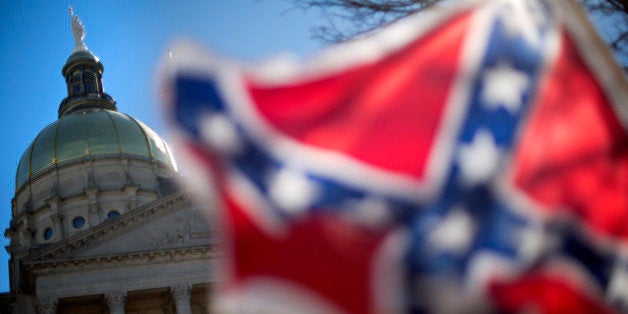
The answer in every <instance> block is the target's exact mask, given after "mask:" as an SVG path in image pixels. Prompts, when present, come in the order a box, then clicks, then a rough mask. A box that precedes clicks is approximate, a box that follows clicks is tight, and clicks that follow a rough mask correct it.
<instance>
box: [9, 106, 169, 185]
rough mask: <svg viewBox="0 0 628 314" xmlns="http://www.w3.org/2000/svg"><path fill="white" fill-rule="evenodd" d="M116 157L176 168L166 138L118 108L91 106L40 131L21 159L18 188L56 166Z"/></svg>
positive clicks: (17, 179) (16, 181)
mask: <svg viewBox="0 0 628 314" xmlns="http://www.w3.org/2000/svg"><path fill="white" fill-rule="evenodd" d="M114 156H129V157H136V158H137V157H139V158H143V159H150V160H154V161H157V162H161V163H163V164H166V165H168V166H170V167H172V168H173V169H175V170H176V164H175V162H174V159H173V158H172V154H171V153H170V150H169V149H168V146H167V145H166V143H165V142H164V140H163V139H161V137H159V135H157V133H155V131H153V130H152V129H150V128H149V127H147V126H146V125H145V124H143V123H142V122H140V121H137V120H135V119H133V118H132V117H130V116H129V115H126V114H123V113H119V112H116V111H110V110H104V109H87V110H83V111H77V112H73V113H71V114H67V115H64V116H62V117H61V118H60V119H59V120H57V121H55V122H53V123H51V124H50V125H48V126H47V127H45V128H44V129H43V130H42V131H41V132H39V135H37V137H36V138H35V140H34V141H33V143H31V145H30V146H29V147H28V148H27V149H26V151H25V152H24V155H22V158H21V159H20V163H19V165H18V167H17V174H16V178H15V188H16V190H18V189H20V188H21V187H22V186H23V185H24V184H25V183H26V182H28V181H29V180H31V179H34V178H35V177H37V176H38V175H39V174H41V173H43V171H44V170H46V169H48V168H51V167H53V166H59V165H64V164H67V163H71V162H73V161H78V160H83V159H92V158H99V157H103V158H106V157H114Z"/></svg>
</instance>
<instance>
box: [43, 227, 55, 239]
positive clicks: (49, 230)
mask: <svg viewBox="0 0 628 314" xmlns="http://www.w3.org/2000/svg"><path fill="white" fill-rule="evenodd" d="M53 234H54V232H53V231H52V228H47V229H46V230H44V239H45V240H50V238H52V235H53Z"/></svg>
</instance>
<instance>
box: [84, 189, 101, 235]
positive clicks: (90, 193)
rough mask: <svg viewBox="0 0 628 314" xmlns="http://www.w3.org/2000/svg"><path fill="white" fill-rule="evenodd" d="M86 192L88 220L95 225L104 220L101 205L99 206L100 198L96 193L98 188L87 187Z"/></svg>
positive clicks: (91, 224)
mask: <svg viewBox="0 0 628 314" xmlns="http://www.w3.org/2000/svg"><path fill="white" fill-rule="evenodd" d="M85 193H86V194H87V207H88V216H87V217H88V218H87V219H88V220H89V225H90V226H95V225H97V224H100V223H101V222H102V220H103V219H102V217H101V215H100V206H98V198H97V196H96V194H97V193H98V188H87V189H85Z"/></svg>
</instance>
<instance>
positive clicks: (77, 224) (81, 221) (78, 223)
mask: <svg viewBox="0 0 628 314" xmlns="http://www.w3.org/2000/svg"><path fill="white" fill-rule="evenodd" d="M84 225H85V218H83V217H81V216H79V217H76V218H74V220H72V226H74V228H76V229H81V228H83V226H84Z"/></svg>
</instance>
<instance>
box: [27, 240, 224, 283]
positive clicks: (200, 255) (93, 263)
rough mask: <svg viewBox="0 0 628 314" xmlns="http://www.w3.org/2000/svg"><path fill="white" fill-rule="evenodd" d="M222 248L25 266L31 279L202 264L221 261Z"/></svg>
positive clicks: (214, 246)
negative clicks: (97, 271) (126, 269)
mask: <svg viewBox="0 0 628 314" xmlns="http://www.w3.org/2000/svg"><path fill="white" fill-rule="evenodd" d="M222 257H223V255H222V253H221V251H220V248H219V246H217V245H212V246H201V247H193V248H181V249H168V250H160V251H150V252H136V253H130V254H129V253H127V254H124V255H107V256H93V257H86V258H79V259H66V260H46V261H31V262H28V263H25V264H23V265H24V267H25V270H26V271H27V272H29V275H31V276H35V277H37V276H42V275H52V274H59V273H72V272H81V271H93V270H104V269H112V268H122V267H136V266H140V267H146V266H149V265H160V264H172V263H185V262H201V261H209V260H213V259H217V258H222Z"/></svg>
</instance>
